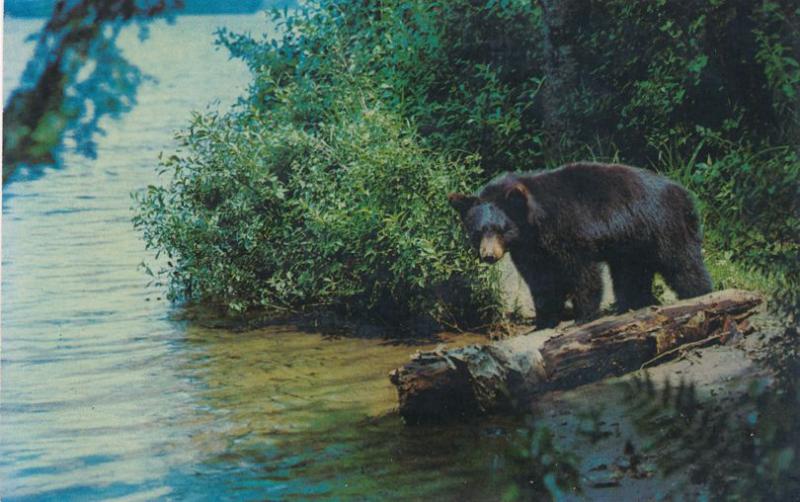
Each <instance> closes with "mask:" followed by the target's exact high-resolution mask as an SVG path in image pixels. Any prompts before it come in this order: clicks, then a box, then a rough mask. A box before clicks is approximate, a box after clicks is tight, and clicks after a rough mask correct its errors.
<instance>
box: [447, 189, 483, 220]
mask: <svg viewBox="0 0 800 502" xmlns="http://www.w3.org/2000/svg"><path fill="white" fill-rule="evenodd" d="M447 199H448V200H449V201H450V205H451V206H453V207H454V208H455V209H456V211H458V212H459V213H460V214H461V216H464V214H466V212H467V211H469V210H470V209H472V208H473V207H474V206H475V204H477V203H478V198H477V197H475V196H474V195H465V194H463V193H451V194H450V195H448V196H447Z"/></svg>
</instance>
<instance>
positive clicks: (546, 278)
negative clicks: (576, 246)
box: [512, 255, 568, 330]
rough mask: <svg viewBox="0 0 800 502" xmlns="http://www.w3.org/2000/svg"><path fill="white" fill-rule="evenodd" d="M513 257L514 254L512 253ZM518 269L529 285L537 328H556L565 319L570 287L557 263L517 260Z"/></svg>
mask: <svg viewBox="0 0 800 502" xmlns="http://www.w3.org/2000/svg"><path fill="white" fill-rule="evenodd" d="M512 258H513V255H512ZM515 264H516V266H517V270H518V271H519V273H520V275H521V276H522V278H523V280H525V284H527V285H528V289H529V290H530V292H531V297H532V298H533V306H534V308H535V309H536V319H535V323H536V329H537V330H539V329H547V328H554V327H556V326H558V324H559V323H560V322H561V321H562V320H563V319H564V303H565V302H566V300H567V292H568V288H567V287H566V284H565V283H564V282H563V274H562V273H560V269H558V266H557V265H554V264H553V262H551V261H548V262H547V263H546V265H540V266H536V265H535V264H534V263H531V262H523V263H519V262H517V261H515Z"/></svg>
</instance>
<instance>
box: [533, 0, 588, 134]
mask: <svg viewBox="0 0 800 502" xmlns="http://www.w3.org/2000/svg"><path fill="white" fill-rule="evenodd" d="M539 6H540V7H541V9H542V19H543V22H544V47H543V52H544V61H545V65H544V70H545V75H546V77H547V78H546V80H545V82H544V87H543V89H542V97H543V102H542V105H543V112H544V117H543V119H544V125H545V127H546V128H547V129H548V131H549V132H550V133H551V134H552V135H553V137H554V140H555V144H559V142H560V141H561V140H562V139H563V138H564V137H567V138H568V137H569V136H570V135H571V130H572V128H571V127H570V123H571V120H570V115H571V106H572V104H571V103H570V101H571V100H572V99H574V97H575V92H576V90H577V89H578V85H579V75H578V63H577V60H576V58H575V43H576V39H577V35H576V33H575V28H574V27H575V26H578V25H579V24H580V23H578V22H576V18H580V17H581V16H580V15H581V14H582V13H583V12H584V11H585V10H586V7H585V5H584V2H582V0H539Z"/></svg>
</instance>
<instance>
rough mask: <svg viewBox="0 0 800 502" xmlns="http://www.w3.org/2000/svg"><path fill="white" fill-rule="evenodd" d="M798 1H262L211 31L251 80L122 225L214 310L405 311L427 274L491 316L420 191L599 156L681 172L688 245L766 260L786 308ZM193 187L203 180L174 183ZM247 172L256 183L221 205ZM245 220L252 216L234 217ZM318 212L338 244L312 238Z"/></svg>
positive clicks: (789, 303)
mask: <svg viewBox="0 0 800 502" xmlns="http://www.w3.org/2000/svg"><path fill="white" fill-rule="evenodd" d="M798 19H800V8H798V7H797V6H796V5H795V3H794V2H792V1H790V0H778V1H765V2H742V1H738V0H691V1H688V2H667V1H664V0H659V1H654V2H628V1H625V0H593V1H589V2H585V1H580V0H540V1H538V2H534V1H531V0H481V1H478V0H454V1H448V2H429V1H423V0H382V1H372V0H367V1H364V0H315V1H311V2H308V3H307V4H306V5H305V6H304V7H303V8H302V9H300V10H297V11H291V12H288V14H283V15H282V14H280V13H276V15H275V20H276V21H277V22H278V23H279V24H280V25H281V26H282V28H283V31H282V33H283V34H282V35H281V37H280V38H279V39H278V40H269V39H263V40H257V39H254V38H251V37H249V36H245V35H238V34H232V33H229V32H226V31H222V32H221V33H220V41H221V43H222V44H224V45H225V46H227V47H228V48H229V49H230V51H231V52H232V54H233V55H234V56H237V57H240V58H242V59H244V60H245V61H246V62H247V63H248V65H249V66H250V68H251V69H252V71H253V75H254V80H253V83H252V85H251V88H250V92H249V93H248V96H246V97H244V98H243V99H242V101H241V103H240V104H239V106H238V107H237V108H236V109H235V110H233V111H232V112H230V113H229V114H228V115H226V116H224V117H205V118H199V119H198V121H197V123H196V124H195V126H194V127H193V128H191V129H190V130H189V131H188V132H187V134H185V135H184V141H186V143H187V145H189V146H190V147H191V148H190V149H189V150H188V151H186V152H183V153H179V154H178V156H177V157H170V158H169V159H168V160H167V161H166V163H165V167H166V169H167V170H169V171H172V172H173V173H174V175H175V180H174V181H173V182H172V184H171V185H168V186H167V187H166V188H161V189H155V188H153V189H151V191H150V193H149V195H147V196H145V197H144V198H143V200H142V201H141V207H142V215H141V216H140V219H139V221H138V223H139V224H140V226H142V228H143V229H144V230H145V235H146V237H147V238H148V243H149V244H150V246H151V247H154V248H156V249H160V250H163V251H166V252H168V253H169V254H171V255H172V257H173V260H172V262H171V263H172V264H173V265H172V267H171V268H170V274H171V278H172V284H173V286H175V289H176V291H178V290H180V291H183V292H184V293H189V294H190V296H193V297H195V298H206V299H208V298H210V299H213V300H217V301H220V302H223V303H226V304H228V305H229V306H231V307H233V308H235V309H246V308H248V307H251V306H257V305H263V306H271V307H275V306H278V307H285V308H289V309H296V308H299V307H301V306H303V305H308V304H309V303H312V304H313V303H317V302H319V303H323V304H326V305H336V304H338V305H344V304H347V303H348V302H350V301H351V299H352V298H369V300H365V301H363V302H362V301H359V302H357V303H355V304H352V305H353V306H354V307H355V308H359V309H360V308H366V310H367V311H369V312H374V311H375V308H376V307H377V306H378V305H382V306H386V307H389V306H390V307H391V309H396V310H397V311H398V312H401V313H403V315H404V314H405V313H410V312H417V313H419V312H420V311H426V310H429V309H430V305H431V303H430V302H429V301H427V300H426V301H424V302H422V303H421V304H420V303H415V301H414V300H413V299H414V298H417V295H418V294H420V293H422V292H425V293H424V294H423V297H425V298H439V296H437V295H436V294H435V290H436V289H437V288H438V285H439V284H442V283H448V284H451V283H452V284H455V285H457V286H452V285H451V286H450V287H448V288H446V289H447V290H448V291H449V292H450V293H451V294H454V295H455V296H458V297H460V298H462V299H463V298H469V300H468V301H463V300H459V302H458V303H459V305H466V304H470V303H471V302H474V301H477V300H479V299H480V300H481V301H483V300H491V302H490V304H486V305H484V310H483V312H484V313H485V314H487V315H488V314H489V313H491V314H492V315H489V316H488V317H492V316H493V315H494V314H496V303H495V302H496V296H495V295H493V294H491V288H489V287H488V286H487V284H488V282H487V278H486V276H485V275H481V274H478V275H475V274H476V271H477V270H478V269H477V267H476V265H475V264H474V263H471V262H470V260H469V258H468V257H466V256H464V255H458V256H459V258H458V259H457V260H450V259H449V258H448V257H450V256H454V255H453V253H455V249H457V248H458V243H459V242H461V241H460V240H459V238H458V236H457V235H455V233H454V229H453V227H455V226H456V220H455V218H454V216H453V215H452V214H449V213H448V212H447V210H446V208H444V207H443V206H441V198H442V197H443V196H444V195H445V192H446V190H447V189H449V188H453V187H459V186H460V187H470V188H474V187H476V186H478V185H480V184H481V183H482V182H484V181H486V180H487V179H488V178H490V177H491V176H493V175H494V174H496V173H497V172H500V171H503V170H507V169H513V170H523V169H531V168H541V167H543V166H553V165H555V164H558V163H561V162H564V161H567V160H577V159H585V158H586V157H593V158H597V159H601V160H619V161H623V162H627V163H631V164H636V165H642V166H644V167H650V168H653V169H657V170H659V171H663V172H665V173H666V174H668V175H670V176H674V177H676V178H678V179H680V180H681V181H683V182H684V183H685V184H687V185H688V186H689V187H690V188H691V189H692V190H694V191H695V193H696V194H697V195H698V198H699V201H700V203H701V205H702V207H703V209H704V216H705V220H706V230H707V235H708V239H707V241H708V245H709V249H708V251H709V254H711V255H712V256H714V257H715V258H716V259H719V260H729V259H733V260H734V261H736V263H738V264H739V265H740V266H741V267H743V268H756V269H757V270H759V271H760V272H761V273H762V274H766V275H768V276H770V277H771V278H773V279H774V280H773V281H772V282H773V283H774V284H777V285H778V286H780V290H779V291H778V293H777V295H776V297H777V298H778V299H779V300H780V301H781V304H782V305H783V306H784V307H785V308H786V309H787V310H788V311H796V310H797V308H798V306H800V293H798V291H800V288H797V287H796V285H797V284H798V280H799V279H800V260H798V250H800V237H799V236H800V156H799V154H798V149H797V148H798V146H797V145H798V142H797V137H798V132H799V131H800V105H798V102H799V100H798V93H800V64H798V59H800V55H798V54H799V53H800V36H799V35H798V33H800V29H798V27H800V25H799V24H798V23H799V21H798ZM369 113H374V114H375V115H379V116H381V117H382V118H381V119H380V120H379V119H378V118H369V117H368V115H369ZM199 124H204V125H203V126H202V127H200V126H199ZM387 128H388V129H387ZM387 137H388V138H393V139H390V140H388V142H387V144H385V145H376V144H375V143H376V141H387V140H385V139H383V138H387ZM406 141H407V142H409V144H410V145H412V146H410V147H407V146H405V144H404V142H406ZM226 143H229V144H226ZM321 143H324V144H326V145H327V146H326V147H325V148H329V150H325V148H321V147H319V146H318V145H319V144H321ZM230 149H235V150H234V151H230V152H228V153H223V152H227V151H228V150H230ZM377 152H379V153H377ZM409 152H412V153H409ZM413 152H417V153H413ZM474 155H477V156H478V159H479V160H478V166H479V167H478V168H475V166H474V163H473V161H472V160H470V159H472V158H473V156H474ZM392 156H397V158H398V159H399V161H400V162H401V164H402V163H403V162H404V164H402V165H404V166H405V167H403V168H398V169H402V170H403V172H404V174H403V175H402V176H400V177H398V178H396V180H397V181H398V183H386V182H381V181H377V180H381V179H383V178H384V177H385V176H389V177H391V176H394V174H392V172H391V171H390V172H388V173H384V170H385V169H387V166H390V165H392V163H391V162H388V159H389V158H391V157H392ZM223 159H224V161H223ZM366 173H369V174H366ZM404 176H409V177H411V178H413V179H416V180H424V181H423V182H422V185H419V184H417V183H411V182H406V181H402V182H400V180H405V179H406V178H404ZM264 180H270V181H264ZM275 180H277V181H275ZM366 180H369V181H372V180H375V181H376V182H375V184H370V185H369V187H368V189H367V190H368V192H369V195H363V193H362V192H359V190H360V189H358V188H356V187H358V186H360V185H361V184H362V183H365V182H366ZM262 184H266V185H268V186H270V187H272V188H270V189H269V190H267V189H264V188H262ZM199 185H202V186H205V187H206V188H203V189H202V190H209V191H211V192H213V193H214V194H216V195H215V196H214V197H217V198H218V199H219V200H217V201H216V202H214V203H209V202H208V201H206V200H204V199H203V198H202V197H199V196H197V197H195V196H191V197H190V196H188V195H186V193H185V190H187V188H186V187H194V186H199ZM420 186H424V187H425V188H423V189H421V188H420ZM253 188H254V189H255V190H260V191H259V192H257V193H258V197H263V198H264V199H263V200H261V201H260V202H258V203H256V199H255V196H253V197H254V198H252V199H251V202H250V203H247V204H244V203H241V202H240V201H241V200H242V199H244V198H247V197H248V195H246V194H247V193H252V189H253ZM435 190H440V192H435ZM421 193H426V194H427V195H424V196H423V195H421ZM360 194H361V195H360ZM280 197H283V199H281V198H280ZM333 201H336V203H334V202H333ZM385 201H391V203H396V205H394V206H392V205H391V204H389V205H387V204H388V203H387V202H385ZM237 204H239V205H238V206H237ZM303 204H306V205H307V206H309V208H308V209H304V207H305V206H303ZM336 204H339V206H337V205H336ZM270 207H279V208H280V210H279V211H277V210H271V209H269V208H270ZM298 208H301V209H298ZM356 208H365V211H366V212H367V213H368V214H371V215H375V214H379V215H385V214H397V213H398V212H400V213H402V214H403V215H404V216H401V217H400V220H399V221H398V222H397V223H395V222H394V220H392V219H391V218H390V219H388V220H386V219H385V218H383V216H380V217H378V216H370V217H366V216H364V217H361V216H354V212H355V211H356ZM284 213H285V214H284ZM343 213H348V215H349V216H348V217H343V216H342V215H343ZM198 214H204V215H206V216H205V218H206V219H205V220H204V221H205V223H203V224H201V223H199V222H198V218H197V215H198ZM270 215H279V217H273V216H270ZM371 218H374V219H371ZM404 218H408V220H405V219H404ZM318 220H319V221H325V222H327V223H326V225H329V227H330V228H327V227H326V230H324V231H322V230H319V225H320V224H319V221H318ZM217 221H222V222H227V223H226V225H229V226H227V227H226V228H225V229H222V228H218V227H219V225H217V223H216V222H217ZM259 221H263V222H264V223H263V224H262V225H264V226H263V227H259V228H262V229H263V231H262V230H260V231H252V228H251V227H252V225H256V224H257V223H256V222H259ZM376 222H377V223H376ZM410 222H423V223H424V224H423V225H418V224H412V223H410ZM267 225H272V226H271V227H270V228H269V229H267ZM393 225H397V226H396V228H398V229H402V230H403V231H405V232H406V233H405V234H402V235H401V232H398V233H392V232H395V231H394V230H392V228H393ZM237 226H244V227H246V228H239V229H238V230H236V228H237ZM334 226H335V227H336V228H337V232H340V233H337V234H336V235H338V236H340V237H341V238H342V239H344V240H343V242H345V241H349V244H348V245H342V246H339V247H337V246H336V245H335V244H333V243H335V242H336V240H335V239H333V238H329V236H330V235H331V233H330V232H333V230H332V228H333V227H334ZM381 231H386V232H389V233H390V235H392V238H391V239H393V241H392V242H393V244H391V245H389V246H388V247H387V244H386V243H387V241H386V240H385V239H386V238H385V237H381V236H382V235H383V234H382V233H381ZM278 235H280V236H281V238H274V237H275V236H278ZM321 237H324V238H326V239H328V241H327V242H325V243H324V244H323V243H319V244H312V242H313V241H314V239H318V238H321ZM380 239H384V240H380ZM355 241H358V242H357V243H356V242H355ZM422 242H425V243H426V244H425V245H424V246H423V245H421V244H420V243H422ZM289 243H293V244H291V245H297V244H298V243H304V247H303V249H302V250H300V249H295V250H288V249H285V247H286V246H287V245H290V244H289ZM411 243H414V244H411ZM328 245H331V246H332V248H331V249H321V248H324V247H326V246H328ZM231 250H235V251H234V252H231ZM389 250H391V251H389ZM401 250H402V251H401ZM301 251H302V252H304V253H305V254H304V255H302V256H301V255H300V254H301ZM292 253H295V254H294V255H292ZM369 253H374V254H369ZM290 256H293V259H297V260H299V261H298V262H294V261H292V259H290ZM398 257H400V258H398ZM433 257H438V258H433ZM397 260H399V261H400V263H399V264H397V265H393V264H394V263H395V261H397ZM356 262H360V263H359V264H357V265H356V264H355V263H356ZM431 263H439V264H440V265H435V266H434V265H431ZM444 263H449V265H448V267H447V269H446V270H445V269H443V268H442V267H441V264H444ZM201 264H202V265H201ZM300 264H302V265H300ZM380 264H383V268H381V267H379V265H380ZM370 267H378V268H375V269H371V268H370ZM386 267H390V268H391V270H390V272H389V275H388V276H387V275H386V272H385V268H386ZM300 269H302V270H304V271H305V272H306V274H304V275H301V274H299V273H297V271H298V270H300ZM218 270H219V271H221V270H225V272H217V271H218ZM433 271H435V273H434V272H433ZM712 273H713V274H714V275H715V277H714V278H715V280H716V281H717V282H718V283H722V284H728V283H730V282H731V281H730V279H729V278H728V277H727V276H726V275H723V274H721V273H715V270H714V268H713V266H712ZM310 276H313V277H314V279H309V277H310ZM301 277H302V279H301ZM475 277H477V279H476V280H474V281H470V280H467V279H466V278H475ZM376 278H385V280H381V281H377V282H376ZM387 281H388V282H387ZM448 281H450V282H448ZM276 284H281V286H280V287H282V288H286V292H284V293H281V294H276V291H277V286H276ZM323 284H324V285H327V286H325V287H321V286H320V285H323ZM387 284H391V285H394V286H392V287H395V289H394V290H392V291H389V286H387ZM476 284H477V286H476ZM406 285H414V286H415V287H414V288H412V289H408V288H406ZM398 287H399V289H397V288H398ZM376 288H383V289H385V290H386V291H383V292H376V291H375V289H376ZM401 289H402V290H403V291H404V292H405V293H407V294H404V295H398V294H397V292H398V291H400V290H401ZM289 291H291V292H289ZM313 291H318V292H319V293H316V294H315V293H313ZM376 295H377V296H376ZM381 296H382V297H388V298H389V299H388V300H386V301H384V300H380V301H379V300H378V297H381ZM437 302H438V303H437ZM437 302H434V303H437V304H440V303H441V302H440V301H439V300H437ZM437 308H438V307H437ZM456 310H458V309H456ZM362 313H363V312H362ZM401 316H402V315H401ZM481 317H484V318H488V317H486V316H481Z"/></svg>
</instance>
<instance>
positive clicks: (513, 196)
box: [506, 182, 542, 225]
mask: <svg viewBox="0 0 800 502" xmlns="http://www.w3.org/2000/svg"><path fill="white" fill-rule="evenodd" d="M506 201H507V202H508V203H509V204H510V205H511V207H512V211H514V212H515V213H517V214H519V215H520V216H521V215H524V216H525V219H526V220H528V223H530V224H531V225H533V224H534V223H535V222H536V220H538V219H539V218H540V217H541V216H542V208H541V207H540V206H539V204H537V203H536V201H534V200H533V196H531V193H530V192H529V191H528V187H526V186H525V185H523V184H522V183H519V182H517V183H514V184H513V185H511V187H509V189H508V190H507V191H506Z"/></svg>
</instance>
